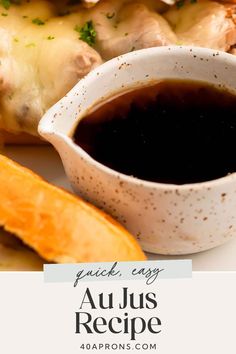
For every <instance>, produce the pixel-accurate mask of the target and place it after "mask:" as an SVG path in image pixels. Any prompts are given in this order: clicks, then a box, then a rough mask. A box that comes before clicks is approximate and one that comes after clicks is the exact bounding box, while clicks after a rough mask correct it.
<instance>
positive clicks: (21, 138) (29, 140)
mask: <svg viewBox="0 0 236 354" xmlns="http://www.w3.org/2000/svg"><path fill="white" fill-rule="evenodd" d="M0 137H1V140H2V142H3V143H4V144H7V145H8V144H9V145H42V144H43V145H44V144H47V142H46V141H45V140H43V139H41V138H40V137H37V136H33V135H30V134H27V133H20V134H13V133H9V132H6V131H0Z"/></svg>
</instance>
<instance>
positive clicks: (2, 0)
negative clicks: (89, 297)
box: [0, 0, 11, 10]
mask: <svg viewBox="0 0 236 354" xmlns="http://www.w3.org/2000/svg"><path fill="white" fill-rule="evenodd" d="M0 5H2V6H3V7H4V9H6V10H8V9H9V8H10V6H11V0H0Z"/></svg>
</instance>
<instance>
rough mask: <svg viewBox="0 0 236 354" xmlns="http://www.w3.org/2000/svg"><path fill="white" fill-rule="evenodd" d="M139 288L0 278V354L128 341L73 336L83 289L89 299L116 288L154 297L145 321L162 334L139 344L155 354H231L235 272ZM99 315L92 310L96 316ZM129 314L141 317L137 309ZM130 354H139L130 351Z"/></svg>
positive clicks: (30, 276) (235, 349)
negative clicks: (156, 321)
mask: <svg viewBox="0 0 236 354" xmlns="http://www.w3.org/2000/svg"><path fill="white" fill-rule="evenodd" d="M144 284H145V282H144V281H138V282H137V281H129V282H122V284H120V283H119V282H116V281H114V282H109V283H107V282H97V283H94V282H93V283H81V284H80V286H79V287H78V288H76V289H74V288H73V286H72V284H44V282H43V274H42V273H1V274H0V300H1V301H0V353H3V354H17V353H20V354H21V353H22V354H76V353H83V351H82V350H81V349H80V348H79V347H80V344H81V342H85V343H87V342H90V343H92V342H97V343H98V342H99V341H100V342H102V343H103V342H104V341H106V342H111V343H112V342H118V341H119V342H124V341H126V340H128V338H126V337H124V336H122V337H115V340H114V337H112V336H110V335H107V336H106V337H105V338H104V337H101V340H98V339H97V337H94V336H91V335H90V336H89V337H86V336H84V335H83V336H82V337H81V336H78V335H75V334H74V333H75V314H74V313H75V311H77V310H78V307H79V305H80V302H81V296H82V295H83V293H84V291H85V288H86V287H87V286H89V288H90V289H91V291H92V292H93V294H97V293H99V292H104V293H106V292H111V291H114V292H115V294H116V295H117V296H118V295H119V292H120V289H121V287H122V286H128V287H129V290H130V291H135V292H136V293H138V292H139V291H141V292H142V291H145V290H148V291H154V292H156V293H157V294H158V299H159V305H158V307H157V310H152V313H151V317H152V316H159V317H160V319H161V320H162V323H163V325H162V333H161V334H158V335H151V334H147V335H146V336H145V335H144V336H142V337H141V338H140V340H139V341H140V342H145V341H146V342H151V343H155V342H156V343H157V344H158V350H157V351H155V353H160V354H175V353H178V354H222V353H225V354H235V353H236V338H235V333H236V321H235V319H236V273H194V274H193V279H185V280H181V279H173V280H167V279H164V280H158V281H157V282H156V283H155V284H154V285H152V286H150V287H148V288H147V287H146V286H145V285H144ZM121 313H122V312H121ZM99 314H101V312H100V311H99V310H97V312H96V315H97V316H99ZM102 314H103V315H104V312H102ZM114 314H116V315H117V311H113V310H111V311H110V312H109V315H110V316H112V315H114ZM131 314H132V313H131ZM134 314H135V316H138V315H141V314H142V315H143V313H140V312H139V310H137V311H135V312H134ZM146 315H147V316H150V313H147V314H146ZM93 352H95V351H93ZM107 352H109V353H111V351H107ZM136 352H137V353H140V352H141V351H139V352H138V351H135V350H133V351H132V353H136ZM153 352H154V351H153ZM101 353H103V352H101ZM114 353H120V352H119V351H114ZM122 353H123V352H122ZM143 353H145V352H144V351H143ZM146 353H152V352H150V351H146Z"/></svg>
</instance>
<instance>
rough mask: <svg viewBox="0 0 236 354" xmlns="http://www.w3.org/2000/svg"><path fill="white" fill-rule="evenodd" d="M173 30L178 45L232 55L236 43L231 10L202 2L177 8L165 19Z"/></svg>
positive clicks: (235, 31)
mask: <svg viewBox="0 0 236 354" xmlns="http://www.w3.org/2000/svg"><path fill="white" fill-rule="evenodd" d="M164 17H165V18H166V19H167V21H168V22H169V23H170V24H171V26H172V27H173V29H174V31H175V33H176V35H177V37H178V42H179V43H180V44H183V45H194V46H201V47H207V48H212V49H216V50H222V51H228V50H229V49H230V47H231V46H232V45H234V44H235V43H236V26H235V23H234V21H233V18H232V16H231V15H230V13H229V8H227V6H225V5H223V4H220V3H217V2H212V1H201V0H199V1H198V2H196V3H194V4H192V3H185V4H184V5H183V6H182V7H181V8H179V9H178V8H177V7H173V8H171V9H170V10H169V11H167V12H166V13H165V15H164Z"/></svg>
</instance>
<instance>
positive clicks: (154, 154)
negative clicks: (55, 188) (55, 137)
mask: <svg viewBox="0 0 236 354" xmlns="http://www.w3.org/2000/svg"><path fill="white" fill-rule="evenodd" d="M73 138H74V141H75V143H76V144H78V145H79V146H80V147H82V148H83V149H84V150H85V151H86V152H87V153H88V154H89V155H91V156H92V157H93V158H94V159H95V160H97V161H99V162H101V163H102V164H104V165H106V166H108V167H110V168H112V169H114V170H116V171H119V172H122V173H124V174H126V175H131V176H134V177H137V178H140V179H143V180H147V181H153V182H160V183H173V184H185V183H196V182H203V181H209V180H213V179H216V178H220V177H224V176H226V175H227V174H230V173H233V172H236V96H235V95H234V94H232V93H230V92H228V91H226V90H223V89H218V88H216V87H214V86H211V85H209V84H206V83H202V82H192V81H179V80H178V81H177V80H176V81H174V80H165V81H163V82H160V83H157V84H155V85H154V86H148V87H143V88H142V89H136V90H134V91H132V92H130V93H125V94H123V95H122V96H120V97H118V98H115V99H113V100H111V101H110V102H108V103H105V104H104V105H103V106H101V107H100V108H98V109H96V110H95V111H94V112H92V113H90V114H88V115H87V116H85V117H84V118H82V119H81V121H80V122H79V124H78V126H77V128H76V130H75V132H74V135H73Z"/></svg>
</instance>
